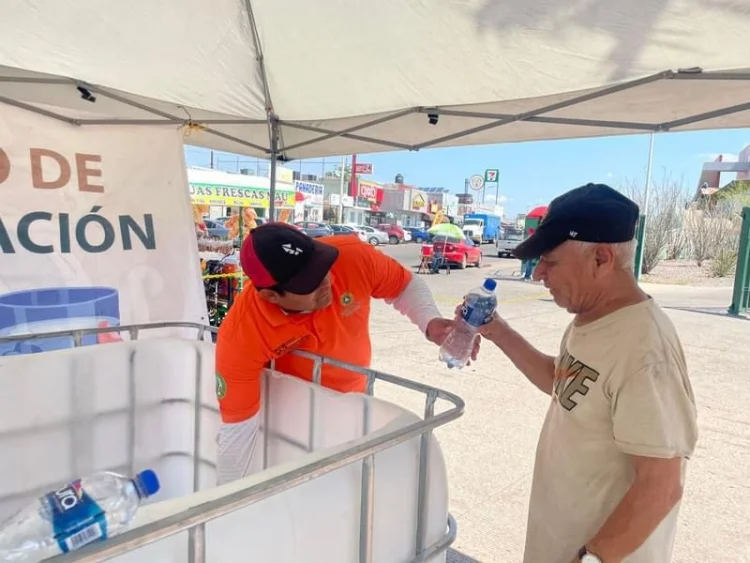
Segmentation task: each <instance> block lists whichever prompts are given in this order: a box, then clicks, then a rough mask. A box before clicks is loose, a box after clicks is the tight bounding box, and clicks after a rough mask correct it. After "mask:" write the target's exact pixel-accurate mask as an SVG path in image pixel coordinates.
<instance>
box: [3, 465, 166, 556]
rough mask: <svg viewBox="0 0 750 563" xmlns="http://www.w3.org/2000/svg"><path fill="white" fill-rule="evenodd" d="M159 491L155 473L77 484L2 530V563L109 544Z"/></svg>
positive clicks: (109, 476)
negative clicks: (87, 546) (106, 541)
mask: <svg viewBox="0 0 750 563" xmlns="http://www.w3.org/2000/svg"><path fill="white" fill-rule="evenodd" d="M159 488H160V485H159V479H158V477H157V476H156V473H154V472H153V471H151V470H150V469H147V470H145V471H141V472H140V473H139V474H138V475H136V477H135V478H134V479H129V478H127V477H124V476H122V475H118V474H116V473H110V472H102V473H96V474H94V475H91V476H90V477H85V478H83V479H77V480H75V481H73V482H71V483H69V484H67V485H66V486H64V487H61V488H60V489H58V490H56V491H52V492H50V493H48V494H46V495H44V496H43V497H41V498H39V499H38V500H37V501H36V502H34V503H32V504H30V505H28V506H26V507H25V508H22V509H21V510H20V511H18V512H17V513H16V514H14V515H13V516H11V517H10V518H8V519H7V520H6V521H5V522H3V523H2V524H0V561H2V562H12V563H21V562H23V563H36V562H38V561H42V560H43V559H47V558H49V557H52V556H54V555H59V554H60V553H68V552H70V551H75V550H76V549H80V548H82V547H83V546H85V545H88V544H90V543H94V542H97V541H104V540H106V539H107V538H109V537H112V536H114V535H116V534H118V533H120V532H122V531H124V530H125V529H127V527H128V525H129V524H130V522H131V521H132V520H133V517H134V516H135V513H136V511H137V510H138V508H139V506H140V505H141V503H142V502H143V501H144V500H145V499H146V498H148V497H150V496H153V495H154V494H156V493H157V492H158V491H159Z"/></svg>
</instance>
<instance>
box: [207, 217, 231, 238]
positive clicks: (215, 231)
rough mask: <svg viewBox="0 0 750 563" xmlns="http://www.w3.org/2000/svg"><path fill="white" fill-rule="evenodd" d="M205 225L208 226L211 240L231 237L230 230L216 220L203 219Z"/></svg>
mask: <svg viewBox="0 0 750 563" xmlns="http://www.w3.org/2000/svg"><path fill="white" fill-rule="evenodd" d="M203 223H204V224H205V225H206V232H207V233H208V236H209V237H211V238H222V239H223V238H227V237H228V236H229V229H227V228H226V227H225V226H224V225H223V224H222V223H221V222H219V221H217V220H215V219H206V218H204V219H203Z"/></svg>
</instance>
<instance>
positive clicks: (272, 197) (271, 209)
mask: <svg viewBox="0 0 750 563" xmlns="http://www.w3.org/2000/svg"><path fill="white" fill-rule="evenodd" d="M278 127H279V125H278V123H277V122H276V121H275V120H274V121H272V122H271V173H270V174H269V178H268V179H269V183H270V186H269V202H268V220H269V221H276V160H277V158H278V156H279V135H278Z"/></svg>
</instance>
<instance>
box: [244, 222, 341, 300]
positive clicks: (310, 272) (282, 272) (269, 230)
mask: <svg viewBox="0 0 750 563" xmlns="http://www.w3.org/2000/svg"><path fill="white" fill-rule="evenodd" d="M338 257H339V250H338V248H335V247H333V246H331V245H329V244H325V243H323V242H319V241H317V240H315V239H313V238H311V237H309V236H307V235H306V234H305V233H303V232H302V231H301V230H299V229H298V228H296V227H294V226H292V225H288V224H286V223H264V224H263V225H261V226H260V227H257V228H255V229H253V230H252V231H250V233H249V234H248V236H247V238H246V239H245V242H244V243H242V248H241V249H240V264H241V265H242V271H243V272H245V275H246V276H247V277H248V278H250V281H252V282H253V285H254V286H255V287H256V288H258V289H268V288H271V287H273V288H278V289H282V290H284V291H288V292H289V293H295V294H297V295H309V294H310V293H312V292H313V291H315V290H316V289H318V287H319V286H320V284H321V283H322V282H323V280H324V279H325V277H326V275H327V274H328V272H329V271H330V270H331V267H332V266H333V264H334V262H336V259H337V258H338Z"/></svg>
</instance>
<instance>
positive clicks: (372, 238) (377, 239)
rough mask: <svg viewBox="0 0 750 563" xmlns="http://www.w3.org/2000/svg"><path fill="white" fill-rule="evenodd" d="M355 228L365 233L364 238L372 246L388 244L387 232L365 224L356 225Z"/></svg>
mask: <svg viewBox="0 0 750 563" xmlns="http://www.w3.org/2000/svg"><path fill="white" fill-rule="evenodd" d="M354 228H355V229H357V230H359V231H362V232H363V233H364V234H365V240H366V241H367V242H368V243H370V244H371V245H373V246H377V245H378V244H388V233H384V232H383V231H379V230H377V229H374V228H373V227H368V226H367V225H356V226H355V227H354Z"/></svg>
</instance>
